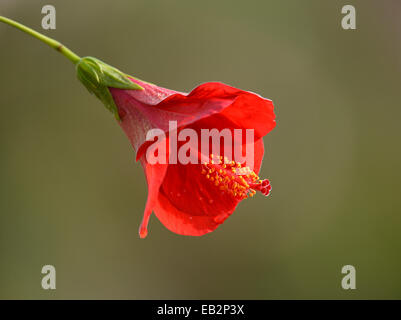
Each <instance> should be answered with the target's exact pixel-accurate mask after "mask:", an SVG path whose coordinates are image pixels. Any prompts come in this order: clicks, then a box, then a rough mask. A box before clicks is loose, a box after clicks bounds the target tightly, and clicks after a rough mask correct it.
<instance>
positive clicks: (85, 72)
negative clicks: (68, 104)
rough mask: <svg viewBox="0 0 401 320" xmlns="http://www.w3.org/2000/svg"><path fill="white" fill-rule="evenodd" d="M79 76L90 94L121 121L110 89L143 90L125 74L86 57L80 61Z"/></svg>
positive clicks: (78, 64)
mask: <svg viewBox="0 0 401 320" xmlns="http://www.w3.org/2000/svg"><path fill="white" fill-rule="evenodd" d="M77 76H78V79H79V80H80V81H81V82H82V83H83V85H84V86H85V87H86V88H87V89H88V90H89V92H90V93H93V94H94V95H95V96H96V97H98V98H99V99H100V100H101V101H102V102H103V104H104V105H105V107H106V108H107V109H108V110H109V111H110V112H111V113H113V114H114V116H115V117H116V119H117V120H119V121H120V116H119V115H118V109H117V106H116V104H115V102H114V100H113V97H112V95H111V93H110V90H109V88H117V89H125V90H143V88H142V87H141V86H139V85H138V84H136V83H134V82H132V81H131V80H130V79H129V78H128V76H127V75H126V74H125V73H123V72H121V71H120V70H118V69H116V68H114V67H112V66H110V65H108V64H106V63H104V62H102V61H100V60H99V59H96V58H93V57H84V58H81V59H80V60H79V61H78V63H77Z"/></svg>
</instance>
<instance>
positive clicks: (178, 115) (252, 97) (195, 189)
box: [0, 16, 275, 238]
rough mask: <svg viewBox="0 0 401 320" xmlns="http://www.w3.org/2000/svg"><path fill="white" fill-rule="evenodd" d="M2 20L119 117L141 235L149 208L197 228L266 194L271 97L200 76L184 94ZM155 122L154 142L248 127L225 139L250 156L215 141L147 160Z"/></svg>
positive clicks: (187, 231)
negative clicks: (134, 172)
mask: <svg viewBox="0 0 401 320" xmlns="http://www.w3.org/2000/svg"><path fill="white" fill-rule="evenodd" d="M0 22H3V23H6V24H9V25H11V26H13V27H15V28H17V29H20V30H21V31H23V32H26V33H28V34H30V35H32V36H33V37H35V38H37V39H39V40H40V41H42V42H44V43H46V44H47V45H49V46H50V47H52V48H54V49H56V50H57V51H58V52H60V53H61V54H63V55H64V56H65V57H66V58H68V59H69V60H70V61H71V62H72V63H73V64H74V65H75V66H76V69H77V75H78V78H79V80H80V81H81V82H82V83H83V84H84V85H85V87H86V88H87V89H88V90H89V91H90V92H91V93H93V94H95V95H96V96H97V97H98V98H99V99H100V100H101V101H102V102H103V103H104V104H105V106H106V107H107V108H108V109H109V110H110V111H111V112H112V113H114V115H115V116H116V118H117V119H118V120H119V121H120V125H121V127H122V128H123V130H124V131H125V133H126V134H127V136H128V138H129V139H130V141H131V143H132V146H133V147H134V149H135V151H136V152H137V160H139V161H140V162H141V164H142V166H143V168H144V170H145V175H146V179H147V183H148V199H147V203H146V207H145V213H144V216H143V220H142V223H141V226H140V228H139V235H140V237H141V238H144V237H146V235H147V225H148V222H149V218H150V215H151V213H152V212H154V213H155V214H156V216H157V217H158V218H159V220H160V221H161V222H162V223H163V224H164V225H165V226H166V227H167V228H168V229H170V230H171V231H173V232H175V233H178V234H182V235H192V236H200V235H203V234H205V233H208V232H211V231H213V230H214V229H216V228H217V227H218V226H219V225H220V224H221V223H223V221H224V220H225V219H226V218H227V217H228V216H230V215H231V214H232V213H233V211H234V209H235V208H236V206H237V205H238V203H239V202H240V201H241V200H243V199H245V198H247V197H249V196H253V195H254V194H255V193H256V191H260V192H261V193H262V194H264V195H268V194H269V192H270V190H271V186H270V183H269V181H268V180H267V179H265V180H260V179H259V177H258V176H257V174H258V173H259V170H260V166H261V163H262V158H263V152H264V150H263V141H262V138H263V136H265V135H266V134H267V133H268V132H269V131H271V130H272V129H273V128H274V126H275V120H274V118H275V116H274V113H273V103H272V102H271V101H270V100H268V99H264V98H262V97H260V96H258V95H257V94H255V93H252V92H248V91H243V90H239V89H236V88H233V87H230V86H227V85H225V84H222V83H217V82H211V83H205V84H202V85H200V86H198V87H197V88H195V89H194V90H192V91H191V92H190V93H189V94H185V93H180V92H176V91H172V90H168V89H164V88H160V87H158V86H155V85H152V84H149V83H146V82H143V81H140V80H137V79H134V78H132V77H129V76H128V75H126V74H125V73H123V72H121V71H119V70H118V69H116V68H114V67H112V66H110V65H107V64H105V63H104V62H102V61H100V60H98V59H96V58H93V57H83V58H81V57H79V56H77V55H76V54H75V53H74V52H72V51H71V50H70V49H68V48H67V47H65V46H64V45H62V44H61V43H60V42H58V41H56V40H54V39H51V38H49V37H47V36H45V35H43V34H39V33H38V32H36V31H34V30H32V29H30V28H28V27H26V26H24V25H22V24H20V23H18V22H16V21H13V20H11V19H8V18H6V17H2V16H0ZM170 120H173V121H175V122H176V128H175V129H174V130H173V131H174V132H173V131H172V130H170V127H169V124H170ZM155 128H158V129H159V130H162V132H163V134H164V139H161V140H160V141H159V140H158V141H157V143H159V144H160V143H163V142H165V143H167V144H169V146H170V145H171V144H172V137H173V135H172V134H173V133H178V132H181V133H182V132H184V130H185V129H188V130H189V129H191V130H193V131H194V132H196V133H202V130H204V129H216V130H217V129H218V130H221V131H223V130H229V133H230V134H231V133H234V137H235V131H236V130H238V129H240V130H243V131H244V130H247V129H252V130H253V133H254V136H253V138H254V139H253V140H252V141H251V142H249V141H248V140H247V139H244V137H240V138H239V139H238V138H234V139H233V140H232V141H231V142H230V143H229V144H230V147H232V146H234V147H235V146H238V145H240V146H241V150H242V151H243V150H244V149H247V147H249V146H250V145H251V147H252V148H250V149H251V150H253V151H252V153H253V154H252V164H250V163H249V162H248V158H246V159H247V160H246V161H242V162H240V161H239V162H235V161H233V160H230V159H229V158H226V157H224V158H223V157H222V156H220V154H224V155H225V152H224V150H223V149H224V146H222V147H221V148H220V150H218V152H219V153H218V155H216V154H215V155H213V154H211V150H213V146H211V148H209V149H207V150H206V154H205V152H204V150H201V152H199V151H197V153H196V158H197V159H199V160H202V161H203V160H204V159H205V157H206V158H207V159H208V161H205V162H200V163H199V164H198V163H196V164H194V163H189V164H183V163H182V162H181V163H175V162H173V163H171V162H170V164H167V163H165V164H163V163H150V162H149V161H148V159H147V157H146V154H147V151H148V150H149V149H150V145H151V144H150V143H149V141H147V140H146V137H147V133H148V132H149V130H151V129H155ZM226 132H227V131H226ZM198 136H199V135H198ZM219 139H220V138H219ZM224 143H226V141H225V142H224ZM182 144H183V143H182ZM227 144H228V143H227ZM192 150H193V149H192ZM222 151H223V152H222ZM172 153H173V152H171V153H170V154H172ZM216 156H217V158H216ZM230 158H231V159H236V158H235V157H230Z"/></svg>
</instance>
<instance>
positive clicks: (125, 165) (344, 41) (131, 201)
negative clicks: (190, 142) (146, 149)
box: [0, 0, 401, 299]
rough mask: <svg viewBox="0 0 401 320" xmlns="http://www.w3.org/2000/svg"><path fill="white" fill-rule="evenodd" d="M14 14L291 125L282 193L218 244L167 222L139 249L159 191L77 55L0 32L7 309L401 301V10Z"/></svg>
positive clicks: (9, 1) (1, 290)
mask: <svg viewBox="0 0 401 320" xmlns="http://www.w3.org/2000/svg"><path fill="white" fill-rule="evenodd" d="M45 4H53V5H54V6H55V7H56V10H57V29H56V30H48V31H46V30H42V28H41V19H42V17H43V15H42V14H41V8H42V6H43V5H45ZM345 4H352V5H354V6H355V8H356V14H357V30H353V31H352V30H348V31H346V30H343V29H342V28H341V24H340V23H341V19H342V17H343V15H342V14H341V7H342V6H343V5H345ZM0 15H4V16H8V17H10V18H13V19H15V20H18V21H20V22H22V23H24V24H26V25H28V26H30V27H33V28H35V29H37V30H38V31H41V32H43V33H45V34H47V35H49V36H51V37H54V38H56V39H58V40H59V41H61V42H63V43H64V44H66V45H67V46H68V47H70V48H71V49H72V50H74V51H76V52H77V53H78V54H79V55H81V56H84V55H93V56H96V57H97V58H99V59H101V60H104V61H106V62H108V63H109V64H111V65H113V66H116V67H118V68H120V69H121V70H124V71H126V72H127V73H130V74H132V75H135V76H137V77H138V78H141V79H144V80H147V81H150V82H153V83H156V84H159V85H161V86H164V87H168V88H171V89H176V90H180V91H190V90H191V89H192V88H193V87H195V86H196V85H197V84H199V83H202V82H206V81H222V82H225V83H228V84H231V85H233V86H237V87H239V88H242V89H246V90H251V91H254V92H257V93H259V94H261V95H262V96H264V97H267V98H270V99H272V100H273V101H274V103H275V106H276V114H277V127H276V128H275V130H274V131H273V132H272V133H271V134H269V135H268V136H267V137H266V138H265V146H266V155H265V159H264V163H263V167H262V172H261V176H263V177H265V178H269V179H271V181H272V186H273V191H272V194H271V196H270V197H268V198H263V197H262V196H260V195H259V196H257V197H255V198H253V199H252V200H247V201H244V202H242V203H241V205H240V206H239V208H238V209H237V211H236V212H235V213H234V214H233V215H232V216H231V217H230V218H229V219H228V220H227V221H226V222H225V223H224V224H223V225H222V226H220V227H219V228H218V229H217V230H216V231H215V232H213V233H211V234H208V235H206V236H203V237H184V236H179V235H176V234H173V233H171V232H169V231H168V230H167V229H165V228H164V227H163V226H162V225H161V223H160V222H159V221H158V220H157V219H156V218H155V216H152V219H151V221H150V229H149V231H150V234H149V236H148V238H147V239H145V240H140V239H139V238H138V232H137V230H138V227H139V223H140V221H141V218H142V213H143V209H144V205H145V201H146V193H147V192H146V182H145V179H144V176H143V172H142V169H141V167H140V165H139V164H135V162H134V153H133V150H132V148H131V146H130V145H129V142H128V140H127V138H126V137H125V135H124V133H123V132H122V130H121V129H120V127H119V126H118V125H117V123H116V122H115V121H114V119H113V116H112V115H111V114H110V113H109V112H108V111H107V110H106V109H105V108H104V107H103V106H102V104H101V102H100V101H98V100H97V99H96V98H95V97H94V96H91V95H90V94H89V93H88V92H87V91H86V89H85V88H84V87H83V86H82V85H81V84H80V83H79V81H78V80H77V79H76V76H75V71H74V68H73V66H72V64H71V63H70V62H69V61H68V60H66V59H65V58H64V57H62V56H61V55H59V54H57V53H56V52H54V51H53V50H52V49H50V48H48V47H46V46H45V45H44V44H42V43H40V42H39V41H37V40H35V39H33V38H30V37H29V36H27V35H25V34H23V33H21V32H20V31H17V30H15V29H13V28H11V27H9V26H6V25H4V24H0V75H1V77H0V107H1V112H2V116H1V118H0V130H1V135H0V147H1V157H0V172H1V180H0V199H1V200H0V219H1V220H0V298H3V299H10V298H17V299H33V298H39V299H62V298H66V299H83V298H89V299H97V298H101V299H106V298H111V299H115V298H121V299H202V298H209V299H215V298H216V299H271V298H277V299H283V298H295V299H300V298H306V299H309V298H323V299H327V298H343V299H355V298H379V299H381V298H401V234H400V231H401V197H400V189H401V183H400V181H401V170H400V163H401V161H400V160H401V151H400V138H401V131H400V119H401V117H400V116H401V110H400V106H401V93H400V81H401V72H400V71H401V59H400V58H401V42H400V36H401V23H400V21H401V2H400V1H396V0H394V1H388V0H387V1H366V0H364V1H362V0H361V1H356V0H353V1H320V0H308V1H295V0H292V1H289V0H285V1H283V0H280V1H279V0H277V1H232V0H230V1H215V0H214V1H209V0H205V1H172V0H163V1H162V0H159V1H149V0H147V1H145V0H141V1H129V0H126V1H122V0H119V1H117V0H116V1H109V0H101V1H100V0H96V1H95V0H90V1H84V2H83V1H65V0H64V1H55V0H53V1H47V0H46V1H28V0H26V1H21V0H1V2H0ZM46 264H52V265H54V266H55V267H56V270H57V289H56V290H49V291H45V290H43V289H42V288H41V279H42V274H41V268H42V266H43V265H46ZM347 264H351V265H354V266H355V267H356V272H357V274H356V285H357V289H356V290H348V291H345V290H343V289H342V288H341V279H342V276H343V275H342V274H341V267H342V266H343V265H347Z"/></svg>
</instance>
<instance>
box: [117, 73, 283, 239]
mask: <svg viewBox="0 0 401 320" xmlns="http://www.w3.org/2000/svg"><path fill="white" fill-rule="evenodd" d="M131 80H132V81H133V82H134V83H135V84H137V85H139V86H140V87H142V88H143V90H124V89H117V88H110V92H111V94H112V97H113V99H114V102H115V105H116V106H117V108H118V114H119V117H120V119H121V122H120V125H121V127H122V129H123V130H124V131H125V133H126V135H127V136H128V138H129V139H130V141H131V144H132V146H133V147H134V149H135V151H136V152H137V160H139V161H140V162H141V164H142V166H143V168H144V171H145V175H146V179H147V183H148V198H147V203H146V207H145V212H144V216H143V220H142V223H141V226H140V228H139V235H140V237H141V238H144V237H146V235H147V225H148V222H149V218H150V216H151V213H152V212H154V213H155V215H156V216H157V217H158V219H159V220H160V221H161V222H162V223H163V225H164V226H165V227H166V228H168V229H169V230H171V231H172V232H175V233H178V234H182V235H191V236H200V235H203V234H205V233H208V232H211V231H213V230H214V229H216V228H217V227H218V226H219V225H220V224H221V223H223V222H224V220H225V219H226V218H227V217H229V216H230V215H231V213H232V212H233V211H234V210H235V208H236V206H237V205H238V203H239V202H240V201H241V200H243V199H245V198H247V197H248V196H253V195H254V194H255V192H256V191H260V192H261V193H262V194H264V195H268V194H269V192H270V190H271V186H270V183H269V181H268V180H267V179H266V180H263V181H262V180H260V179H259V177H258V176H257V174H258V172H259V169H260V166H261V163H262V158H263V152H264V148H263V141H262V137H263V136H265V135H266V134H267V133H268V132H269V131H271V130H272V129H273V128H274V126H275V120H274V118H275V116H274V113H273V103H272V101H271V100H268V99H264V98H262V97H260V96H259V95H257V94H255V93H252V92H247V91H243V90H239V89H236V88H233V87H230V86H228V85H225V84H222V83H217V82H211V83H204V84H202V85H200V86H198V87H197V88H195V89H194V90H192V91H191V92H190V93H189V94H184V93H180V92H176V91H172V90H168V89H165V88H161V87H158V86H156V85H153V84H149V83H146V82H143V81H140V80H137V79H133V78H131ZM170 120H174V121H176V122H177V131H178V132H179V131H180V130H183V129H184V128H191V129H193V130H195V131H196V132H200V130H201V129H213V128H216V129H219V130H222V129H225V128H228V129H229V130H231V131H233V130H234V129H253V130H254V146H253V150H254V155H253V156H254V168H253V170H251V169H249V168H248V167H247V166H246V163H242V164H240V163H236V162H234V161H232V162H231V161H230V162H228V163H227V162H225V161H216V159H214V160H215V161H211V162H210V163H208V164H180V163H177V164H159V163H157V164H150V163H149V162H148V161H147V159H146V156H145V154H146V149H147V147H149V142H148V141H146V134H147V132H148V130H150V129H152V128H160V129H162V130H163V131H164V132H165V133H166V136H167V138H166V139H167V140H168V139H169V121H170ZM241 143H242V144H245V142H244V141H241ZM242 147H243V148H245V146H244V145H243V146H242ZM221 154H222V153H221ZM211 160H213V159H211ZM217 160H219V159H217ZM237 169H240V170H242V171H239V172H238V171H236V170H237Z"/></svg>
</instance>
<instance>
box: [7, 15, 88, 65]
mask: <svg viewBox="0 0 401 320" xmlns="http://www.w3.org/2000/svg"><path fill="white" fill-rule="evenodd" d="M0 22H4V23H6V24H8V25H10V26H13V27H15V28H17V29H20V30H21V31H23V32H25V33H27V34H30V35H31V36H33V37H35V38H36V39H39V40H40V41H42V42H44V43H46V44H47V45H49V46H50V47H52V48H53V49H56V50H57V51H58V52H60V53H61V54H63V55H64V56H65V57H66V58H68V59H69V60H71V62H72V63H74V64H76V63H77V62H78V61H79V60H80V59H81V58H80V57H78V56H77V55H76V54H75V53H74V52H72V51H71V50H70V49H68V48H67V47H65V46H63V45H62V44H61V43H60V42H58V41H56V40H54V39H52V38H49V37H46V36H45V35H43V34H41V33H39V32H37V31H35V30H33V29H31V28H28V27H27V26H24V25H23V24H20V23H18V22H16V21H14V20H11V19H8V18H6V17H3V16H0Z"/></svg>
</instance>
